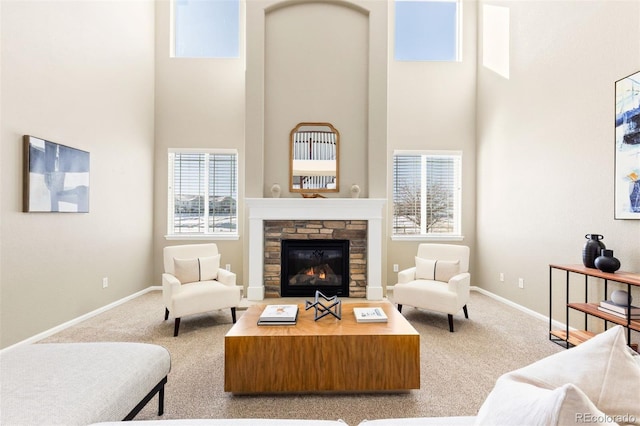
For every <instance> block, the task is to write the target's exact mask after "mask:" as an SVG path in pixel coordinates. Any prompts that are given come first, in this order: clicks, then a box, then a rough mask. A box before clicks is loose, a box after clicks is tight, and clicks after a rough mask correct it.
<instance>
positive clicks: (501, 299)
mask: <svg viewBox="0 0 640 426" xmlns="http://www.w3.org/2000/svg"><path fill="white" fill-rule="evenodd" d="M470 289H471V291H477V292H478V293H481V294H484V295H485V296H487V297H490V298H492V299H494V300H496V301H498V302H501V303H504V304H505V305H507V306H511V307H512V308H515V309H517V310H519V311H521V312H524V313H525V314H527V315H530V316H532V317H534V318H536V319H539V320H542V321H546V322H547V323H548V322H549V317H548V316H546V315H542V314H541V313H538V312H536V311H534V310H531V309H529V308H526V307H524V306H522V305H519V304H517V303H515V302H512V301H511V300H509V299H505V298H504V297H502V296H498V295H497V294H494V293H491V292H490V291H487V290H485V289H483V288H480V287H477V286H471V287H470ZM387 290H391V291H393V286H387ZM552 325H553V328H554V329H560V330H564V329H565V328H566V325H565V324H564V323H561V322H559V321H556V320H553V322H552ZM570 329H573V328H572V327H570Z"/></svg>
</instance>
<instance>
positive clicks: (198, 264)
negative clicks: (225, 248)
mask: <svg viewBox="0 0 640 426" xmlns="http://www.w3.org/2000/svg"><path fill="white" fill-rule="evenodd" d="M173 263H174V265H173V268H174V275H175V277H176V278H177V279H178V280H179V281H180V282H181V283H182V284H187V283H194V282H198V281H209V280H215V279H216V278H218V270H219V269H220V255H219V254H217V255H215V256H208V257H197V258H195V259H178V258H174V259H173Z"/></svg>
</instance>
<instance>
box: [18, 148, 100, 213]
mask: <svg viewBox="0 0 640 426" xmlns="http://www.w3.org/2000/svg"><path fill="white" fill-rule="evenodd" d="M23 144H24V179H23V180H24V189H23V208H22V210H23V211H24V212H70V213H88V212H89V166H90V162H89V153H88V152H86V151H82V150H79V149H76V148H71V147H68V146H65V145H60V144H58V143H55V142H51V141H47V140H44V139H40V138H36V137H34V136H29V135H25V136H24V137H23Z"/></svg>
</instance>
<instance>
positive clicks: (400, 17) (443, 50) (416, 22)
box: [395, 0, 462, 61]
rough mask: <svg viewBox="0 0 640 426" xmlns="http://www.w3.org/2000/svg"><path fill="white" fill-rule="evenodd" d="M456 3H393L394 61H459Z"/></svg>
mask: <svg viewBox="0 0 640 426" xmlns="http://www.w3.org/2000/svg"><path fill="white" fill-rule="evenodd" d="M461 16H462V5H461V2H460V1H459V0H395V59H396V60H397V61H460V60H461V56H462V54H461V50H462V49H461V37H460V33H461V30H460V28H461V25H460V23H461Z"/></svg>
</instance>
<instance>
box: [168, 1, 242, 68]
mask: <svg viewBox="0 0 640 426" xmlns="http://www.w3.org/2000/svg"><path fill="white" fill-rule="evenodd" d="M171 4H172V6H173V7H172V12H173V13H172V19H173V36H174V38H173V54H172V56H174V57H176V58H237V57H239V52H240V50H239V49H240V0H173V1H172V3H171Z"/></svg>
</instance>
